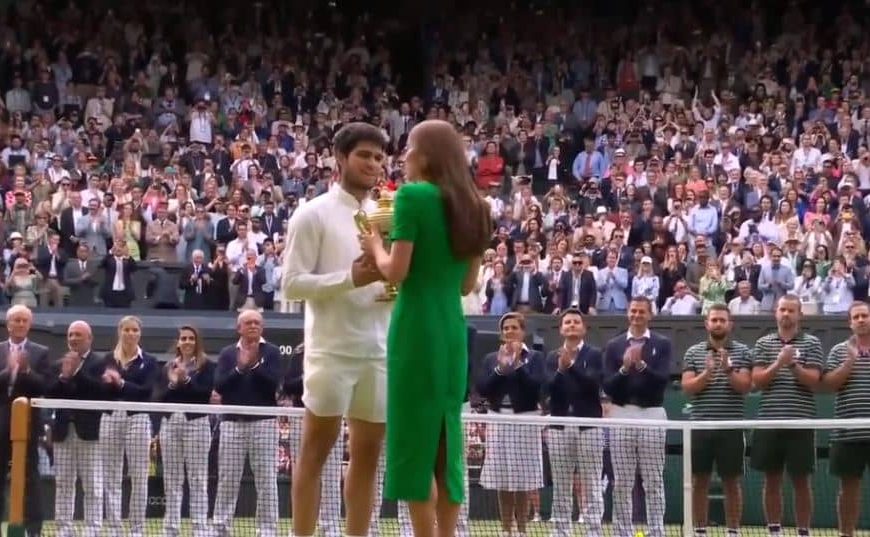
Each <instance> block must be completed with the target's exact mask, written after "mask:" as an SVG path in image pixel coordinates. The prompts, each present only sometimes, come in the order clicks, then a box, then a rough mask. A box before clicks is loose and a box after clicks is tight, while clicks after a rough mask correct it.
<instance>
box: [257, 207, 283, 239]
mask: <svg viewBox="0 0 870 537" xmlns="http://www.w3.org/2000/svg"><path fill="white" fill-rule="evenodd" d="M260 220H261V221H262V230H263V233H265V234H266V237H268V238H270V239H272V240H275V234H276V233H281V231H283V230H282V229H281V220H280V219H279V218H278V217H277V216H275V202H274V201H267V202H265V203H264V204H263V214H262V215H260Z"/></svg>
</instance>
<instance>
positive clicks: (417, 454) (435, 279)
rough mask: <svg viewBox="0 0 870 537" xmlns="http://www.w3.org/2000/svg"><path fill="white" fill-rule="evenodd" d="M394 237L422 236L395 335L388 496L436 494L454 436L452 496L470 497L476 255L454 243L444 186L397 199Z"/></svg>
mask: <svg viewBox="0 0 870 537" xmlns="http://www.w3.org/2000/svg"><path fill="white" fill-rule="evenodd" d="M393 210H394V213H393V229H392V233H391V239H392V240H393V241H408V242H412V243H414V253H413V254H412V257H411V267H410V269H409V271H408V276H407V278H405V280H404V281H403V282H402V284H401V286H400V288H399V296H398V297H397V298H396V303H395V307H394V309H393V313H392V317H391V320H390V330H389V335H388V339H387V425H386V427H387V432H386V444H387V447H386V452H387V455H386V473H385V476H384V477H385V481H386V483H385V486H384V496H385V497H386V498H387V499H390V500H406V501H426V500H428V499H429V496H430V492H431V486H432V476H433V470H434V468H435V461H436V456H437V454H438V445H439V442H440V439H441V436H442V432H443V434H444V439H445V442H446V444H445V445H446V455H447V457H446V468H445V470H446V472H445V476H446V482H447V489H448V492H449V497H450V500H451V501H453V502H455V503H460V502H462V501H463V500H464V496H465V487H464V480H463V477H464V474H465V452H464V451H465V450H464V447H463V441H464V434H463V427H462V417H461V414H462V405H463V400H464V399H465V391H466V385H467V383H468V350H467V346H466V339H467V331H466V330H467V329H466V324H465V316H464V315H463V313H462V303H461V299H462V297H461V296H460V295H461V293H462V281H463V280H464V278H465V274H466V272H467V271H468V267H469V261H467V260H466V261H459V260H457V259H455V258H454V257H453V254H452V252H451V250H450V238H449V228H448V226H447V220H446V217H445V213H444V203H443V201H442V200H441V191H440V189H439V188H438V187H437V186H435V185H433V184H432V183H427V182H419V183H409V184H406V185H404V186H403V187H401V188H400V189H399V191H398V192H397V194H396V198H395V204H394V206H393Z"/></svg>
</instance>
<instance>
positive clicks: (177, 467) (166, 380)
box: [154, 326, 215, 537]
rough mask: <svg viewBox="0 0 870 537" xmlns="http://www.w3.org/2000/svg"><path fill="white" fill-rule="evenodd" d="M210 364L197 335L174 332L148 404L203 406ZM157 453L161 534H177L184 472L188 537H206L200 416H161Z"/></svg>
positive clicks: (188, 329)
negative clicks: (160, 474)
mask: <svg viewBox="0 0 870 537" xmlns="http://www.w3.org/2000/svg"><path fill="white" fill-rule="evenodd" d="M214 371H215V365H214V363H212V362H210V361H209V360H208V358H206V356H205V350H204V349H203V344H202V339H201V338H200V335H199V332H198V331H197V330H196V328H194V327H192V326H182V327H181V328H179V329H178V340H177V342H176V344H175V359H174V360H172V361H171V362H168V363H167V364H166V367H164V368H163V371H162V373H161V375H160V379H159V381H158V382H157V389H156V390H155V392H154V400H155V401H158V402H160V403H191V404H208V402H209V398H210V396H211V391H212V388H213V386H214ZM161 419H162V422H161V426H160V454H161V456H162V458H163V491H164V493H165V495H166V515H165V518H164V519H163V528H164V532H165V535H178V534H179V532H180V530H181V499H182V496H183V495H184V475H185V471H186V472H187V483H188V490H189V494H188V502H189V504H190V520H191V522H192V524H193V535H194V537H206V536H207V535H208V531H207V530H208V527H207V522H208V453H209V447H210V446H211V426H210V424H209V420H208V416H207V415H205V414H192V413H186V412H174V413H172V414H168V415H163V416H162V418H161Z"/></svg>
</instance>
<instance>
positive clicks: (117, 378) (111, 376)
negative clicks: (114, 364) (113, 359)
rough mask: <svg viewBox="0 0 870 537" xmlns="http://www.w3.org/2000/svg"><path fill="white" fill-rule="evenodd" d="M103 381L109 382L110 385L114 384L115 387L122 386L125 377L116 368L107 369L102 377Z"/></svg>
mask: <svg viewBox="0 0 870 537" xmlns="http://www.w3.org/2000/svg"><path fill="white" fill-rule="evenodd" d="M102 380H103V383H104V384H108V385H109V386H113V387H115V388H120V387H121V385H122V384H123V383H124V379H123V378H122V377H121V373H120V372H119V371H118V370H117V369H114V368H111V369H106V371H105V372H104V373H103V377H102Z"/></svg>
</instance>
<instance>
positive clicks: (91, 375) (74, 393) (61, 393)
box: [48, 352, 107, 442]
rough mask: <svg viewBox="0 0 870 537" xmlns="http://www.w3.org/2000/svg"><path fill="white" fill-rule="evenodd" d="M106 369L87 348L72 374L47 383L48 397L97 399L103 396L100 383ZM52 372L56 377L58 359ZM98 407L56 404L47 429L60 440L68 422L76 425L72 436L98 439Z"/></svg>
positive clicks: (61, 440) (58, 365)
mask: <svg viewBox="0 0 870 537" xmlns="http://www.w3.org/2000/svg"><path fill="white" fill-rule="evenodd" d="M105 371H106V361H105V360H104V359H103V357H101V356H97V355H96V354H94V353H93V352H88V354H86V355H85V357H84V358H83V359H82V363H81V367H79V370H78V371H77V372H76V374H75V375H73V376H72V377H70V378H68V379H66V380H58V381H57V382H56V383H52V384H51V388H50V391H49V393H48V396H49V397H57V398H59V399H77V400H80V401H99V400H103V399H105V398H106V396H107V394H106V389H105V385H104V384H103V380H102V377H103V373H104V372H105ZM55 375H56V377H57V378H58V379H60V362H58V364H57V371H56V372H55ZM102 415H103V413H102V411H98V410H65V409H61V408H58V409H56V410H55V412H54V427H52V429H51V434H52V438H53V439H54V440H56V441H58V442H63V441H64V440H66V438H67V436H68V435H69V426H70V423H74V424H75V426H76V436H78V437H79V438H80V439H81V440H88V441H95V440H99V439H100V417H101V416H102Z"/></svg>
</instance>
